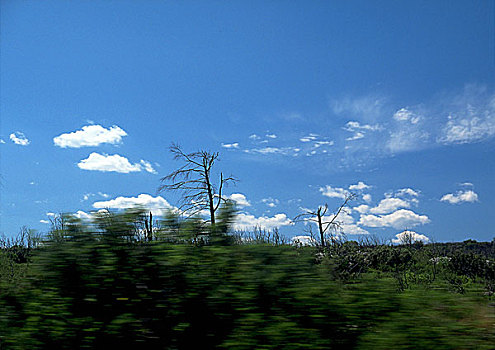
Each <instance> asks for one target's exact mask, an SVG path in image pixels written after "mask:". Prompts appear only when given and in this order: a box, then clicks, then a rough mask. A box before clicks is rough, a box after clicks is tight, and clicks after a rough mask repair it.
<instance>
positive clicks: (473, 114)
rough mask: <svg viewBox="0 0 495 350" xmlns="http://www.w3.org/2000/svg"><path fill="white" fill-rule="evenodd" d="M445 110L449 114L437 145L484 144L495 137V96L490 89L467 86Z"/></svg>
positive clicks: (452, 98) (451, 100)
mask: <svg viewBox="0 0 495 350" xmlns="http://www.w3.org/2000/svg"><path fill="white" fill-rule="evenodd" d="M446 104H447V106H446V107H445V108H444V110H445V114H444V115H448V119H447V122H446V124H445V125H444V126H443V128H442V130H441V133H440V135H439V137H438V138H437V142H439V143H443V144H463V143H471V142H478V141H483V140H485V139H488V138H491V137H493V136H494V135H495V94H494V93H493V92H489V91H488V90H487V88H486V87H484V86H478V85H474V84H472V85H466V86H465V88H464V91H463V92H462V93H461V94H458V95H457V96H453V97H451V98H450V101H447V102H446Z"/></svg>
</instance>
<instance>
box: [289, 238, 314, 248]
mask: <svg viewBox="0 0 495 350" xmlns="http://www.w3.org/2000/svg"><path fill="white" fill-rule="evenodd" d="M291 241H292V244H294V245H297V246H307V245H309V246H314V245H317V244H318V242H317V241H316V240H315V239H314V238H313V237H311V236H294V237H292V238H291Z"/></svg>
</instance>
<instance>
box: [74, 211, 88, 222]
mask: <svg viewBox="0 0 495 350" xmlns="http://www.w3.org/2000/svg"><path fill="white" fill-rule="evenodd" d="M72 215H73V216H74V217H76V218H78V219H80V220H88V221H91V220H93V214H90V213H86V212H85V211H82V210H78V211H77V212H76V213H74V214H72Z"/></svg>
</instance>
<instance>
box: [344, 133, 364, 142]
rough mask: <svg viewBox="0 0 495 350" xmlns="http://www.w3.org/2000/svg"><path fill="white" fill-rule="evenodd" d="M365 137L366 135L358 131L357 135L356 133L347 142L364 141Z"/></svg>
mask: <svg viewBox="0 0 495 350" xmlns="http://www.w3.org/2000/svg"><path fill="white" fill-rule="evenodd" d="M363 137H364V134H363V133H362V132H360V131H357V132H356V133H354V135H352V136H350V137H348V138H346V139H345V140H346V141H356V140H359V139H362V138H363Z"/></svg>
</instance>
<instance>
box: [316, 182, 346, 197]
mask: <svg viewBox="0 0 495 350" xmlns="http://www.w3.org/2000/svg"><path fill="white" fill-rule="evenodd" d="M320 192H321V194H322V195H324V196H326V197H330V198H342V199H345V198H346V197H347V196H348V195H349V192H348V191H347V190H346V189H344V188H340V187H332V186H330V185H326V186H325V187H320Z"/></svg>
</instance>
